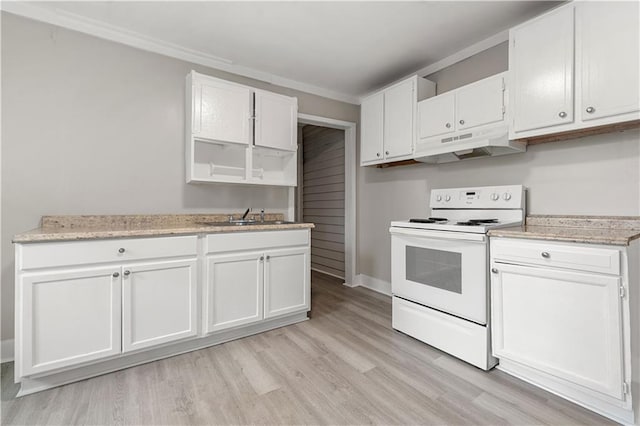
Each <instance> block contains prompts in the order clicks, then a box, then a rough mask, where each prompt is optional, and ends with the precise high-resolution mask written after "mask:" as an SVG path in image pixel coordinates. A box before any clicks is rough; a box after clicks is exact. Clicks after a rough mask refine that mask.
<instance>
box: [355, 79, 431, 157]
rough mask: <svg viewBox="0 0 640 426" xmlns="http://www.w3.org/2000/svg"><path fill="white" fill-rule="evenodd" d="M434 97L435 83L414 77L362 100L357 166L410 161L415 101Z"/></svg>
mask: <svg viewBox="0 0 640 426" xmlns="http://www.w3.org/2000/svg"><path fill="white" fill-rule="evenodd" d="M433 95H435V83H433V82H431V81H429V80H425V79H424V78H419V77H418V76H413V77H410V78H408V79H406V80H403V81H401V82H399V83H397V84H394V85H393V86H391V87H388V88H386V89H384V90H381V91H380V92H377V93H375V94H373V95H371V96H368V97H367V98H365V99H364V100H363V101H362V104H361V107H360V126H361V129H362V133H361V136H360V164H361V165H363V166H368V165H373V164H381V163H388V162H392V161H401V160H405V159H409V158H411V157H412V156H413V149H414V146H415V140H416V110H417V104H418V101H419V100H422V99H426V98H428V97H431V96H433Z"/></svg>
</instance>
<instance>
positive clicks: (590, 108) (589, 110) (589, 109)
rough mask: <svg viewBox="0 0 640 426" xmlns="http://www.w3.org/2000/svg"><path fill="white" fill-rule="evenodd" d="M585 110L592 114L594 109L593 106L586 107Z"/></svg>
mask: <svg viewBox="0 0 640 426" xmlns="http://www.w3.org/2000/svg"><path fill="white" fill-rule="evenodd" d="M587 112H588V113H589V114H593V113H594V112H596V109H595V108H594V107H587Z"/></svg>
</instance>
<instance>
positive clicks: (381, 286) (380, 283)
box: [345, 274, 391, 296]
mask: <svg viewBox="0 0 640 426" xmlns="http://www.w3.org/2000/svg"><path fill="white" fill-rule="evenodd" d="M345 285H346V284H345ZM358 286H362V287H365V288H368V289H369V290H373V291H377V292H378V293H382V294H384V295H387V296H391V283H390V282H389V281H385V280H381V279H379V278H375V277H370V276H369V275H365V274H358V275H356V279H355V282H354V283H353V285H350V286H349V287H358Z"/></svg>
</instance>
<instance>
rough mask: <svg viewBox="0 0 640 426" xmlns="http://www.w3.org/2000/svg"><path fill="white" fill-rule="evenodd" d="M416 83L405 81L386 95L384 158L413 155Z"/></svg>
mask: <svg viewBox="0 0 640 426" xmlns="http://www.w3.org/2000/svg"><path fill="white" fill-rule="evenodd" d="M415 84H416V81H415V80H413V79H411V80H405V81H403V82H402V83H400V84H397V85H395V86H393V87H391V88H389V89H387V90H386V91H385V94H384V129H383V132H384V156H385V159H393V158H396V157H403V156H408V155H411V153H412V152H413V145H414V138H415V129H414V118H413V117H414V115H415V110H416V98H415Z"/></svg>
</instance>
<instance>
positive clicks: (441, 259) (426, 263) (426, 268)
mask: <svg viewBox="0 0 640 426" xmlns="http://www.w3.org/2000/svg"><path fill="white" fill-rule="evenodd" d="M405 249H406V256H405V262H406V265H405V267H406V268H405V271H406V279H407V280H409V281H413V282H415V283H419V284H423V285H426V286H429V287H434V288H438V289H440V290H445V291H450V292H452V293H458V294H462V254H460V253H454V252H450V251H444V250H434V249H428V248H423V247H414V246H406V247H405Z"/></svg>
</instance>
